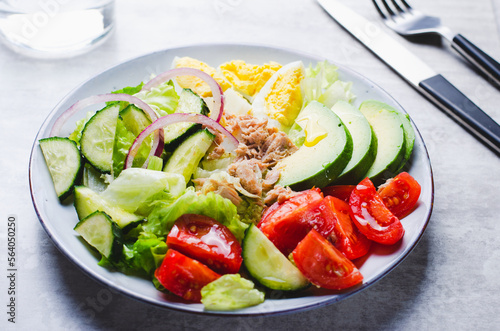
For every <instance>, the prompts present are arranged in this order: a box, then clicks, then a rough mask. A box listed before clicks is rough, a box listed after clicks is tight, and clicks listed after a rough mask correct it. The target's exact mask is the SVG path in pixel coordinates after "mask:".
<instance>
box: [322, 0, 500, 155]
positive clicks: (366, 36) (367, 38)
mask: <svg viewBox="0 0 500 331" xmlns="http://www.w3.org/2000/svg"><path fill="white" fill-rule="evenodd" d="M318 3H319V4H320V5H321V7H323V9H324V10H325V11H326V12H327V13H328V14H329V15H330V16H331V17H333V18H334V19H335V20H336V21H337V22H338V23H339V24H340V25H342V26H343V27H344V28H345V29H346V30H347V31H349V32H350V33H351V34H352V35H353V36H354V37H356V38H357V39H358V40H359V41H360V42H361V43H362V44H364V45H365V46H366V47H367V48H368V49H369V50H371V51H372V52H373V53H374V54H375V55H377V56H378V57H379V58H380V59H381V60H382V61H384V62H385V63H386V64H387V65H388V66H389V67H391V68H392V69H393V70H394V71H396V72H397V73H398V74H399V75H400V76H401V77H403V78H404V79H405V80H406V81H407V82H408V83H410V84H411V85H412V86H413V87H414V88H415V89H417V91H419V92H420V93H421V94H423V95H424V96H425V97H427V98H428V99H429V100H430V101H431V102H433V103H434V104H435V105H437V106H438V107H439V108H440V109H441V110H443V111H444V112H445V113H446V114H448V115H449V116H450V117H452V118H453V119H454V120H455V121H457V122H458V123H459V124H461V125H462V126H463V127H464V128H465V129H467V130H468V131H469V132H470V133H472V134H473V135H474V136H475V137H476V138H478V139H479V140H480V141H481V142H483V143H484V144H485V145H486V146H488V147H489V148H490V149H491V150H492V151H494V152H495V153H496V154H497V155H498V156H500V125H498V123H497V122H495V121H494V120H493V119H492V118H491V117H490V116H488V115H487V114H486V113H485V112H484V111H483V110H481V109H480V108H479V107H478V106H477V105H475V104H474V103H473V102H472V101H470V100H469V99H468V98H467V97H466V96H465V95H464V94H463V93H462V92H460V91H459V90H458V89H457V88H456V87H455V86H454V85H453V84H451V83H450V82H449V81H448V80H446V78H444V77H443V76H442V75H441V74H439V73H437V72H436V71H434V70H433V69H432V68H431V67H429V66H428V65H427V64H426V63H425V62H423V61H422V60H420V59H419V58H418V57H417V56H416V55H415V54H413V53H411V52H410V51H409V50H408V49H407V48H405V47H404V46H403V45H401V44H400V43H399V42H398V41H396V40H395V39H393V38H392V37H391V36H389V35H388V34H387V33H385V32H384V31H383V30H382V29H381V28H380V27H379V26H377V25H376V24H374V23H373V22H370V21H369V20H367V19H366V18H364V17H363V16H361V15H359V14H357V13H355V12H354V11H353V10H351V9H350V8H348V7H347V6H345V5H343V4H342V3H340V2H339V1H337V0H318Z"/></svg>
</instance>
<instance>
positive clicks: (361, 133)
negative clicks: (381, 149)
mask: <svg viewBox="0 0 500 331" xmlns="http://www.w3.org/2000/svg"><path fill="white" fill-rule="evenodd" d="M332 111H333V112H334V113H335V114H337V116H338V117H340V119H341V120H342V122H343V123H344V124H345V126H346V127H347V129H348V130H349V133H350V134H351V137H352V145H353V150H352V157H351V160H350V161H349V163H348V164H347V166H346V167H345V168H344V170H343V171H342V173H341V174H340V175H339V177H338V178H337V179H336V180H335V184H357V183H359V182H360V181H361V180H362V179H363V175H364V174H366V172H367V171H368V169H369V168H370V167H371V165H372V164H373V161H375V156H376V155H377V138H376V137H375V134H374V133H373V130H372V128H371V126H370V123H368V121H367V120H366V118H365V116H364V115H363V114H362V113H361V112H360V111H359V110H357V109H356V108H355V107H354V106H353V105H351V104H350V103H348V102H345V101H342V100H340V101H338V102H337V103H335V105H334V106H333V107H332Z"/></svg>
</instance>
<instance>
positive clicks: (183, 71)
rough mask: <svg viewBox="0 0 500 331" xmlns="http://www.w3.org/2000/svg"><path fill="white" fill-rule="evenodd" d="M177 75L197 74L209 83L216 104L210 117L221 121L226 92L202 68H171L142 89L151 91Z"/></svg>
mask: <svg viewBox="0 0 500 331" xmlns="http://www.w3.org/2000/svg"><path fill="white" fill-rule="evenodd" d="M177 76H195V77H198V78H200V79H201V80H203V81H204V82H205V83H207V84H208V86H209V87H210V90H211V91H212V96H213V98H214V106H213V107H212V111H210V118H211V119H213V120H214V121H216V122H219V121H220V119H221V117H222V112H223V111H224V94H223V93H222V88H221V87H220V85H219V83H217V82H216V81H215V79H213V78H212V76H210V75H209V74H207V73H205V72H203V71H201V70H198V69H194V68H176V69H170V70H168V71H165V72H163V73H161V74H159V75H158V76H156V77H155V78H153V79H151V80H150V81H149V82H147V83H146V84H145V85H144V86H143V87H142V90H146V91H149V90H151V89H152V88H153V87H156V86H158V85H160V84H163V83H164V82H168V81H169V80H171V79H172V78H175V77H177Z"/></svg>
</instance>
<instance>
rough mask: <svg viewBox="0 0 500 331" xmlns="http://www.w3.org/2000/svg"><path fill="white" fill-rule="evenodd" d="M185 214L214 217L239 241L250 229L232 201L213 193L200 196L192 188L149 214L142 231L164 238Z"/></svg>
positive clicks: (158, 206)
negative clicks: (241, 218)
mask: <svg viewBox="0 0 500 331" xmlns="http://www.w3.org/2000/svg"><path fill="white" fill-rule="evenodd" d="M184 214H199V215H205V216H208V217H212V218H213V219H215V220H217V221H219V222H220V223H222V224H224V225H225V226H227V227H228V228H229V230H230V231H231V232H232V233H233V234H234V235H235V237H236V238H237V239H238V240H239V241H241V240H242V239H243V237H244V235H245V229H246V228H247V227H248V225H247V224H245V223H243V222H241V221H240V218H239V216H238V213H237V210H236V206H235V205H234V204H233V203H232V202H231V201H229V200H228V199H225V198H223V197H221V196H220V195H218V194H215V193H213V192H210V193H208V194H206V195H204V194H200V195H198V194H196V193H195V191H194V188H192V187H191V188H188V189H187V190H186V192H185V193H184V194H183V195H181V196H180V197H179V198H178V199H177V200H175V202H173V203H172V204H170V205H166V204H164V205H162V204H159V205H157V206H156V207H155V208H154V209H153V210H152V211H151V213H150V214H149V217H148V220H147V222H145V223H144V224H143V225H142V229H143V231H145V232H149V233H152V234H154V235H156V236H160V237H164V236H165V235H167V233H168V232H169V231H170V229H171V228H172V226H173V224H174V222H175V221H176V220H177V219H178V218H179V217H180V216H182V215H184Z"/></svg>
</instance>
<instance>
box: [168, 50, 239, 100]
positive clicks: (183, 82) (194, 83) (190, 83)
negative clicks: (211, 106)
mask: <svg viewBox="0 0 500 331" xmlns="http://www.w3.org/2000/svg"><path fill="white" fill-rule="evenodd" d="M173 66H174V67H175V68H184V67H186V68H194V69H199V70H201V71H203V72H205V73H207V74H209V75H210V76H212V77H213V78H214V79H215V80H216V81H217V83H219V85H220V86H221V87H222V90H223V91H224V90H226V89H227V88H228V87H230V85H229V84H228V83H227V82H226V81H225V80H224V77H223V76H222V75H221V74H219V73H218V72H217V70H215V68H213V67H211V66H209V65H208V64H206V63H205V62H202V61H199V60H196V59H193V58H191V57H187V56H185V57H176V58H175V59H174V63H173ZM176 81H177V84H179V86H180V87H182V88H189V89H191V90H193V92H195V93H196V94H198V95H199V96H201V97H209V96H212V91H211V90H210V87H209V86H208V84H207V83H205V82H204V81H203V80H201V79H200V78H198V77H194V76H179V77H177V78H176Z"/></svg>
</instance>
